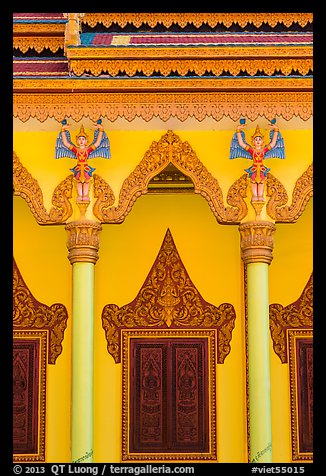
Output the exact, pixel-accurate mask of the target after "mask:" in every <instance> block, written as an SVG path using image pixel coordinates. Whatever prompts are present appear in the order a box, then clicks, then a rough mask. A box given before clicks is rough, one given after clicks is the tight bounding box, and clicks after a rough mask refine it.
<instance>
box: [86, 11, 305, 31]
mask: <svg viewBox="0 0 326 476" xmlns="http://www.w3.org/2000/svg"><path fill="white" fill-rule="evenodd" d="M312 21H313V15H312V13H86V14H85V16H84V18H83V19H82V23H85V24H87V25H89V26H90V27H94V26H96V25H97V24H99V23H101V24H103V25H104V26H105V27H107V28H108V27H110V26H111V25H112V24H117V25H119V26H120V27H122V28H123V27H125V26H126V25H127V24H128V23H130V24H132V25H134V26H135V27H140V26H141V25H142V24H143V23H147V25H149V26H150V27H152V28H154V27H155V26H156V25H158V24H162V25H164V26H165V27H167V28H169V27H171V26H172V25H173V24H176V25H179V26H180V27H185V26H186V25H187V24H189V23H192V24H193V25H194V26H195V27H197V28H198V27H200V26H201V25H203V24H208V25H209V26H210V27H211V28H214V27H215V26H216V25H218V24H222V25H224V26H226V27H230V26H231V25H233V24H236V23H237V24H238V25H239V26H240V27H245V26H246V25H248V24H253V25H254V26H255V27H260V26H261V25H263V24H264V23H265V24H268V25H270V26H271V27H274V26H276V25H277V24H278V23H282V24H283V25H285V26H287V27H288V26H291V25H292V24H293V23H298V24H299V25H300V26H302V27H303V26H306V25H307V24H308V23H309V22H312Z"/></svg>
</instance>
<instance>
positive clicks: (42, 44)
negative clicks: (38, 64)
mask: <svg viewBox="0 0 326 476" xmlns="http://www.w3.org/2000/svg"><path fill="white" fill-rule="evenodd" d="M13 45H14V48H17V49H18V50H19V51H21V52H22V53H26V52H27V51H28V50H29V49H32V48H34V50H35V51H37V52H38V53H41V51H43V50H44V49H45V48H49V50H50V51H52V53H56V52H57V51H58V50H59V49H60V48H61V49H63V46H64V45H63V38H61V37H60V36H53V37H30V36H15V37H14V38H13Z"/></svg>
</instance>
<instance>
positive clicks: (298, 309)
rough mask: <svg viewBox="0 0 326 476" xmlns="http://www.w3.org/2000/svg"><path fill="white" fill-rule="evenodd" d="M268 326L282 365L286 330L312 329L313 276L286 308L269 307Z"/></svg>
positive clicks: (274, 305) (285, 344)
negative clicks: (299, 294) (298, 296)
mask: <svg viewBox="0 0 326 476" xmlns="http://www.w3.org/2000/svg"><path fill="white" fill-rule="evenodd" d="M269 322H270V324H269V326H270V331H271V337H272V340H273V348H274V351H275V353H276V354H277V355H278V356H279V358H280V359H281V361H282V363H283V364H284V363H286V362H287V361H288V355H287V329H311V328H312V327H313V275H311V276H310V279H309V281H308V283H307V284H306V287H305V289H304V290H303V292H302V294H301V296H300V298H299V299H298V300H297V301H296V302H294V303H292V304H289V305H288V306H286V307H283V306H282V305H281V304H271V305H270V306H269Z"/></svg>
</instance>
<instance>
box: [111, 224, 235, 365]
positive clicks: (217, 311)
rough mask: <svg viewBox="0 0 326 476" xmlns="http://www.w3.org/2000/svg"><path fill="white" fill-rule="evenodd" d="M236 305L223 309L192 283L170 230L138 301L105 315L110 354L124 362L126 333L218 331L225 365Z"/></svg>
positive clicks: (220, 356)
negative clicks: (211, 301) (143, 330)
mask: <svg viewBox="0 0 326 476" xmlns="http://www.w3.org/2000/svg"><path fill="white" fill-rule="evenodd" d="M235 317H236V315H235V310H234V307H233V306H232V304H229V303H223V304H221V305H220V306H219V307H216V306H214V305H213V304H210V303H208V302H206V301H205V300H204V299H203V297H202V296H201V295H200V293H199V291H198V290H197V288H196V287H195V285H194V284H193V283H192V281H191V279H190V278H189V275H188V273H187V270H186V268H185V266H184V264H183V263H182V261H181V258H180V256H179V253H178V251H177V249H176V246H175V243H174V241H173V238H172V235H171V232H170V230H169V229H168V230H167V232H166V234H165V237H164V240H163V243H162V246H161V249H160V251H159V253H158V255H157V258H156V260H155V262H154V264H153V266H152V268H151V270H150V272H149V274H148V276H147V278H146V280H145V282H144V284H143V286H142V288H141V289H140V291H139V293H138V294H137V296H136V298H135V299H134V300H133V301H132V302H131V303H129V304H126V305H125V306H122V307H118V306H117V305H116V304H107V305H106V306H105V307H104V309H103V311H102V326H103V329H104V330H105V335H106V339H107V348H108V352H109V353H110V354H111V355H112V356H113V358H114V360H115V362H116V363H118V362H120V361H121V355H120V347H121V330H122V329H139V328H140V329H153V328H156V329H157V328H160V329H162V330H166V329H169V328H170V329H187V328H189V329H194V328H198V329H202V328H212V329H216V330H217V362H218V363H223V362H224V359H225V357H226V356H227V355H228V354H229V352H230V350H231V347H230V342H231V338H232V330H233V328H234V325H235Z"/></svg>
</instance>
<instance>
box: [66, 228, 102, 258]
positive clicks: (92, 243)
mask: <svg viewBox="0 0 326 476" xmlns="http://www.w3.org/2000/svg"><path fill="white" fill-rule="evenodd" d="M65 228H66V230H67V232H68V241H67V248H68V250H69V254H68V259H69V261H70V263H71V264H74V263H93V264H95V263H96V262H97V260H98V258H99V256H98V250H99V247H100V239H99V232H100V231H101V230H102V226H101V224H100V223H98V222H95V221H92V220H83V221H74V222H71V223H68V225H66V227H65Z"/></svg>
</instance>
